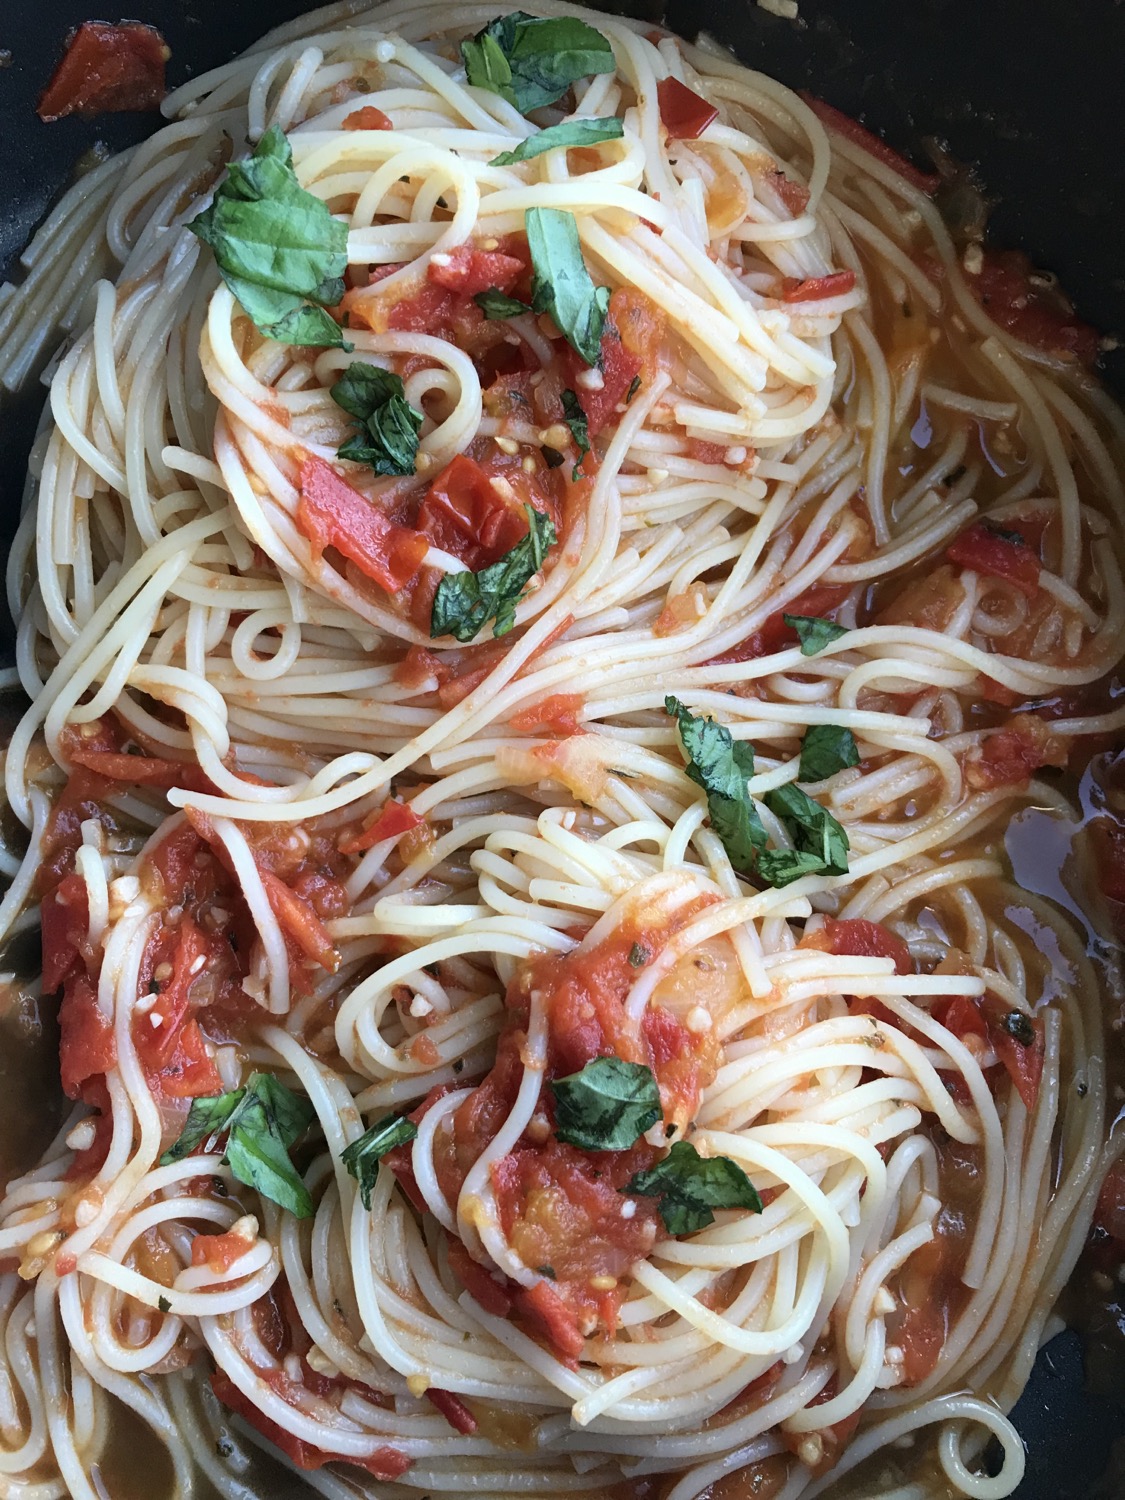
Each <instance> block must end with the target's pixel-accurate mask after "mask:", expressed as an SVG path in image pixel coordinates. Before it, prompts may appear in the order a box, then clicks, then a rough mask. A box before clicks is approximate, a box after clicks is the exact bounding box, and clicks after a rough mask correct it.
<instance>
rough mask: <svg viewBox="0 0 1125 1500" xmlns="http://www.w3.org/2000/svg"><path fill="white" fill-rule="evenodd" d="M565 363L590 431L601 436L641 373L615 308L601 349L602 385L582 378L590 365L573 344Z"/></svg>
mask: <svg viewBox="0 0 1125 1500" xmlns="http://www.w3.org/2000/svg"><path fill="white" fill-rule="evenodd" d="M611 307H612V303H611ZM564 367H565V371H566V379H567V384H568V385H569V386H570V387H571V389H572V390H573V391H574V394H575V395H576V396H577V397H578V404H579V406H580V407H581V408H582V410H583V412H584V414H585V417H586V428H587V431H588V432H589V435H590V436H591V437H597V435H598V433H599V432H601V430H602V429H603V428H604V427H605V426H607V424H608V423H610V422H611V421H614V420H615V419H616V418H617V415H618V412H617V408H618V406H619V405H620V404H621V403H622V402H623V401H624V400H625V399H626V397H627V396H628V394H629V390H630V387H631V386H632V384H633V381H634V380H635V379H636V378H637V376H638V375H639V374H640V373H641V359H640V356H639V355H637V354H634V353H632V352H631V351H630V350H628V349H627V348H626V347H625V345H624V343H623V342H622V339H621V334H620V333H619V332H618V330H617V327H616V325H615V324H614V323H613V322H612V312H611V315H610V319H607V321H606V327H605V332H604V333H603V334H602V343H601V349H600V350H599V353H598V364H597V368H598V373H599V374H600V375H601V378H602V383H601V385H600V386H599V387H598V389H597V390H592V389H590V387H589V386H587V385H585V384H583V382H582V380H581V379H580V378H579V377H580V375H581V373H582V371H583V370H585V368H586V365H585V362H584V361H583V359H582V358H581V356H580V355H578V354H576V353H575V352H574V350H573V349H571V348H570V347H569V345H568V346H567V350H566V354H565V355H564Z"/></svg>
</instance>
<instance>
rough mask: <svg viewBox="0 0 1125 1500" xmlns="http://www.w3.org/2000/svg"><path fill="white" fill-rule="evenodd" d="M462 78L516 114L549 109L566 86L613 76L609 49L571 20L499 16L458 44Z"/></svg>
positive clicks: (523, 13)
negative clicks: (600, 75)
mask: <svg viewBox="0 0 1125 1500" xmlns="http://www.w3.org/2000/svg"><path fill="white" fill-rule="evenodd" d="M461 60H462V62H463V63H464V64H465V76H466V77H467V78H468V81H469V83H470V84H472V86H473V87H474V88H480V89H488V91H489V92H490V93H493V94H499V95H500V97H501V98H502V99H506V100H507V101H508V103H509V104H511V105H514V106H515V108H516V109H518V110H519V112H520V113H521V114H524V115H526V114H527V113H529V111H531V110H533V109H541V108H542V107H543V105H545V104H554V102H555V100H556V99H560V98H562V96H563V94H565V93H566V91H567V89H568V88H570V86H571V84H573V83H577V82H578V80H579V79H580V78H589V77H590V76H591V75H592V74H594V73H612V72H613V70H614V68H615V67H616V66H617V64H616V62H615V61H614V56H613V48H612V47H611V46H610V44H609V42H608V41H607V40H606V38H605V37H604V36H602V34H601V32H600V31H595V30H594V28H593V27H592V26H588V25H587V24H586V22H585V21H580V20H578V18H577V17H575V16H529V15H528V14H527V12H526V11H522V10H516V11H512V12H511V13H510V14H509V15H506V16H498V17H497V18H496V20H495V21H492V22H491V23H490V24H489V25H488V26H486V27H484V29H483V30H482V31H478V32H477V34H476V36H474V37H471V38H466V39H465V41H463V42H462V43H461Z"/></svg>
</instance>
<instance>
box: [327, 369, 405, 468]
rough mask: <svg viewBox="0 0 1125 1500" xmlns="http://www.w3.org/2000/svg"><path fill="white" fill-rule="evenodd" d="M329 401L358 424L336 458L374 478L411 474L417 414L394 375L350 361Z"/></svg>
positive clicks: (397, 377) (400, 379) (400, 380)
mask: <svg viewBox="0 0 1125 1500" xmlns="http://www.w3.org/2000/svg"><path fill="white" fill-rule="evenodd" d="M332 399H333V401H335V403H336V405H337V406H341V407H343V409H344V410H345V411H346V412H347V413H348V415H349V416H352V417H355V419H356V420H357V421H358V423H359V424H360V430H359V432H358V433H356V434H355V435H354V436H352V437H350V438H349V439H348V440H347V442H346V443H344V444H343V446H342V447H341V448H340V449H339V457H340V458H349V459H351V460H352V461H353V462H355V463H363V464H370V466H371V467H372V468H373V469H374V470H375V472H376V474H413V473H414V460H415V458H416V457H417V455H418V433H419V431H420V430H421V427H422V413H421V412H420V411H416V410H415V409H414V407H413V406H411V405H410V403H409V401H407V399H406V391H405V388H404V386H403V383H402V377H401V376H400V375H395V374H393V373H392V372H391V371H390V370H383V369H380V367H379V366H378V365H367V364H363V363H361V362H360V361H358V360H354V361H353V362H352V363H351V364H350V365H349V366H348V368H347V369H346V370H345V371H344V373H343V375H342V376H341V377H340V379H339V380H338V381H337V382H336V384H335V385H334V386H333V387H332Z"/></svg>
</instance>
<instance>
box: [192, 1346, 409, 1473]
mask: <svg viewBox="0 0 1125 1500" xmlns="http://www.w3.org/2000/svg"><path fill="white" fill-rule="evenodd" d="M211 1389H212V1390H213V1391H214V1392H215V1395H216V1396H217V1397H218V1398H219V1400H220V1401H221V1402H222V1403H223V1405H224V1406H226V1407H228V1408H229V1410H231V1411H233V1412H235V1413H237V1415H238V1416H240V1417H242V1419H243V1420H244V1421H246V1422H249V1423H250V1426H251V1427H253V1428H255V1429H256V1430H257V1431H258V1432H260V1433H261V1434H262V1436H263V1437H264V1438H266V1439H267V1440H268V1441H269V1442H271V1443H272V1444H273V1445H274V1447H275V1448H280V1449H281V1451H282V1453H284V1454H285V1455H286V1457H287V1458H289V1459H291V1460H292V1462H293V1463H295V1464H296V1465H297V1467H298V1468H299V1469H319V1468H322V1467H323V1466H324V1465H325V1464H331V1463H341V1464H350V1465H352V1466H353V1467H355V1468H359V1469H366V1470H367V1471H368V1473H369V1474H372V1475H373V1476H374V1477H375V1478H376V1479H384V1480H393V1479H401V1477H402V1476H403V1474H405V1473H406V1471H407V1469H409V1468H410V1465H411V1462H412V1460H411V1459H409V1458H407V1456H406V1454H405V1453H401V1452H400V1451H399V1450H398V1449H397V1448H391V1447H388V1446H383V1447H380V1448H376V1450H375V1452H374V1453H373V1454H372V1455H371V1457H370V1458H362V1459H361V1458H351V1457H349V1456H348V1455H347V1454H344V1453H326V1452H325V1450H324V1449H323V1448H317V1447H314V1446H313V1444H312V1443H306V1442H305V1441H304V1439H303V1438H299V1437H295V1436H294V1435H293V1434H292V1433H291V1432H289V1431H288V1430H287V1429H286V1428H284V1427H281V1426H279V1425H278V1424H277V1423H276V1422H273V1421H271V1420H270V1418H269V1417H267V1416H266V1414H265V1413H264V1412H263V1411H261V1410H260V1409H259V1408H258V1407H257V1406H255V1405H254V1403H253V1401H251V1400H250V1398H249V1396H245V1395H243V1393H242V1392H241V1391H240V1390H239V1388H238V1387H237V1386H236V1385H235V1383H234V1381H233V1380H231V1378H230V1376H229V1375H227V1374H225V1373H224V1371H222V1370H215V1371H213V1373H212V1375H211Z"/></svg>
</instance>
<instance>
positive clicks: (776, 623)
mask: <svg viewBox="0 0 1125 1500" xmlns="http://www.w3.org/2000/svg"><path fill="white" fill-rule="evenodd" d="M847 592H848V590H847V588H846V587H844V585H842V584H820V585H818V586H817V587H815V588H811V589H808V590H806V592H805V593H803V594H799V595H798V596H797V598H796V599H794V600H793V602H792V603H791V604H787V605H786V606H785V608H784V609H779V610H778V611H777V612H776V613H775V614H772V615H769V616H767V617H766V619H765V620H763V621H762V623H761V624H760V625H759V626H758V628H757V630H754V631H752V632H751V633H750V634H749V635H748V636H747V637H746V639H745V640H743V641H739V642H738V644H737V645H735V646H731V647H729V648H728V649H727V650H726V651H724V652H722V654H721V655H719V656H714V657H712V658H711V660H710V661H709V662H708V663H707V665H708V666H721V665H723V664H725V663H727V662H736V661H752V660H754V659H755V658H756V657H759V656H772V655H773V654H774V652H775V651H784V650H785V648H786V647H787V646H795V645H796V644H797V632H796V630H795V629H794V628H793V626H792V625H786V623H785V616H786V615H805V616H808V617H809V618H814V619H815V618H821V617H823V616H826V615H828V614H829V612H830V611H831V610H833V609H835V608H836V606H837V605H838V604H841V603H842V602H843V600H844V599H845V598H846V597H847Z"/></svg>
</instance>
